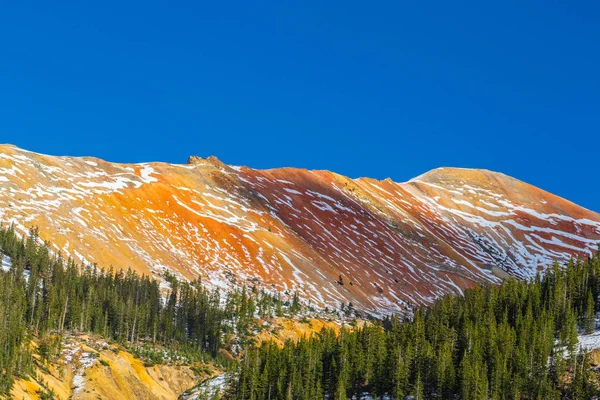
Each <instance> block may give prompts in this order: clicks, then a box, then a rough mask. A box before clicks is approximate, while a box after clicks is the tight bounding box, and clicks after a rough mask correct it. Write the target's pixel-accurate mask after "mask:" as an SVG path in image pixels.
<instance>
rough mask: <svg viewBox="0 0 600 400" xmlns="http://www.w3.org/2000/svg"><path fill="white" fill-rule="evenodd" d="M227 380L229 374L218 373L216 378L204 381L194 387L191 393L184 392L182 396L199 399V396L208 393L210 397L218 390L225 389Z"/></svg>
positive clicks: (187, 398) (193, 399)
mask: <svg viewBox="0 0 600 400" xmlns="http://www.w3.org/2000/svg"><path fill="white" fill-rule="evenodd" d="M226 380H227V374H225V373H223V374H221V375H217V376H215V377H214V378H211V379H207V380H205V381H204V382H202V384H200V385H199V386H197V387H195V388H194V389H192V390H191V391H190V392H189V393H184V394H183V396H182V397H183V398H184V399H185V400H195V399H198V396H200V395H201V394H207V395H208V396H209V397H210V396H212V395H213V394H214V393H215V392H217V391H219V392H221V393H222V392H223V390H224V389H225V382H226Z"/></svg>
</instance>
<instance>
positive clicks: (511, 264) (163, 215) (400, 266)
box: [0, 146, 600, 314]
mask: <svg viewBox="0 0 600 400" xmlns="http://www.w3.org/2000/svg"><path fill="white" fill-rule="evenodd" d="M0 204H2V206H1V207H0V220H1V221H2V222H3V223H14V224H15V227H16V229H17V230H19V231H21V232H23V233H25V232H27V230H28V229H29V228H30V227H32V226H37V227H38V228H39V231H40V235H41V237H42V238H43V239H44V240H48V241H49V242H50V243H52V245H53V246H54V250H55V251H56V252H61V253H62V254H63V255H66V256H72V257H74V258H75V259H77V260H79V261H83V262H89V263H97V264H98V265H100V266H109V265H114V266H118V267H122V268H128V267H132V268H133V269H135V270H137V271H138V272H140V273H145V274H151V275H152V276H154V277H156V278H160V276H161V275H162V272H163V271H164V270H169V271H171V272H172V273H174V274H176V275H178V276H180V277H184V278H193V277H197V276H201V277H202V278H203V281H204V282H206V283H207V284H210V285H213V286H214V287H219V288H222V289H223V290H227V289H228V288H231V287H233V286H240V285H247V286H254V285H257V286H259V287H264V288H266V289H269V290H277V291H288V292H289V293H293V292H294V291H297V292H298V293H299V295H300V296H301V297H302V298H304V299H305V300H307V301H310V302H311V303H312V304H313V305H316V306H321V307H324V306H329V307H336V308H338V307H339V306H340V304H341V303H344V304H348V303H350V302H351V303H352V304H353V305H354V307H355V308H356V309H360V310H365V311H369V312H373V313H377V314H388V313H392V312H403V311H405V310H407V309H408V308H409V307H410V306H412V305H415V304H427V303H430V302H432V301H433V300H434V299H435V298H437V297H439V296H441V295H443V294H445V293H450V292H452V293H460V292H461V290H462V289H464V288H468V287H471V286H473V285H475V284H477V283H498V282H500V281H501V279H502V278H503V277H505V276H508V275H510V276H515V277H519V278H527V277H531V276H533V275H535V274H536V273H537V272H538V271H543V270H545V269H546V268H547V267H548V266H549V265H551V263H552V262H553V261H554V260H558V261H568V260H569V259H570V258H571V257H587V256H588V255H589V254H591V253H592V252H594V251H596V250H597V248H598V244H599V243H600V215H599V214H597V213H594V212H592V211H589V210H586V209H584V208H582V207H579V206H577V205H575V204H573V203H571V202H569V201H567V200H564V199H562V198H559V197H557V196H554V195H552V194H550V193H547V192H545V191H543V190H541V189H539V188H536V187H533V186H531V185H528V184H526V183H524V182H521V181H518V180H516V179H513V178H511V177H508V176H506V175H503V174H499V173H495V172H491V171H484V170H468V169H457V168H440V169H436V170H433V171H430V172H428V173H426V174H424V175H421V176H419V177H417V178H414V179H412V180H411V181H409V182H406V183H397V182H393V181H392V180H390V179H386V180H384V181H379V180H374V179H365V178H361V179H350V178H346V177H344V176H340V175H337V174H335V173H332V172H328V171H307V170H300V169H293V168H281V169H271V170H255V169H251V168H245V167H233V166H227V165H225V164H223V163H222V162H220V161H219V160H217V159H216V158H212V157H209V158H207V159H202V158H200V157H194V156H192V157H190V160H189V162H188V164H187V165H171V164H165V163H149V164H114V163H108V162H104V161H101V160H97V159H91V158H74V157H52V156H45V155H40V154H35V153H31V152H27V151H24V150H21V149H18V148H16V147H13V146H0ZM340 276H342V277H343V282H344V284H343V285H341V284H339V277H340Z"/></svg>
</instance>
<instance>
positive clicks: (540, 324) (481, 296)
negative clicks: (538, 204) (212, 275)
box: [230, 256, 600, 400]
mask: <svg viewBox="0 0 600 400" xmlns="http://www.w3.org/2000/svg"><path fill="white" fill-rule="evenodd" d="M599 292H600V256H596V257H593V258H592V259H590V260H587V261H580V262H574V261H573V262H571V263H569V265H568V266H566V267H564V268H563V267H559V266H558V265H555V266H554V267H553V268H552V269H551V270H549V271H548V273H547V275H545V276H544V277H540V276H538V277H537V278H536V279H533V280H532V281H530V282H522V281H515V280H508V281H506V282H505V283H504V284H503V285H501V286H492V287H477V288H474V289H471V290H467V291H465V294H464V297H457V296H445V297H443V298H441V299H439V300H438V301H436V302H435V303H434V304H433V305H432V306H431V307H429V308H420V309H417V310H416V311H415V313H414V317H413V318H412V319H411V320H404V321H400V320H399V319H398V318H391V319H386V320H385V321H383V322H382V323H381V324H368V325H365V326H363V327H362V328H359V329H352V330H351V329H347V330H346V329H345V330H342V332H341V333H340V335H339V336H338V335H336V334H335V333H334V332H332V331H329V330H324V331H322V332H321V333H319V334H316V335H313V336H312V337H310V338H307V339H303V340H300V341H299V342H297V343H293V342H287V343H286V344H285V345H284V346H283V348H280V347H278V346H277V345H275V344H274V343H266V344H263V345H262V346H261V347H252V348H249V349H248V350H247V352H246V354H245V357H244V359H243V361H242V362H241V364H240V367H239V373H238V378H237V380H236V381H235V382H233V383H232V387H231V389H230V390H231V391H232V392H233V394H232V395H231V397H232V398H235V399H241V400H244V399H255V400H260V399H307V400H308V399H310V400H313V399H314V400H316V399H319V400H322V399H323V398H324V396H325V395H326V394H327V395H328V398H330V399H344V400H345V399H348V398H358V397H359V395H360V394H362V393H366V392H367V393H370V394H371V395H373V396H374V397H375V398H377V396H384V395H389V396H393V397H394V398H396V399H403V398H404V397H405V396H409V395H411V396H413V398H414V399H458V398H460V399H559V398H567V399H589V398H593V396H597V395H598V387H597V384H595V383H594V382H597V381H596V380H595V379H596V378H597V377H596V378H594V379H592V374H593V371H591V370H590V368H589V363H587V362H586V360H585V357H586V356H585V355H584V354H577V352H576V343H577V333H578V329H579V330H580V331H583V330H586V331H591V330H593V329H594V327H595V326H594V324H595V319H594V317H595V311H596V309H597V303H596V299H598V295H599ZM565 350H566V354H565ZM353 396H356V397H353Z"/></svg>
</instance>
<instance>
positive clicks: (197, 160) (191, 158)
mask: <svg viewBox="0 0 600 400" xmlns="http://www.w3.org/2000/svg"><path fill="white" fill-rule="evenodd" d="M203 162H204V160H203V159H202V157H198V156H189V157H188V162H187V163H188V164H189V165H196V164H202V163H203Z"/></svg>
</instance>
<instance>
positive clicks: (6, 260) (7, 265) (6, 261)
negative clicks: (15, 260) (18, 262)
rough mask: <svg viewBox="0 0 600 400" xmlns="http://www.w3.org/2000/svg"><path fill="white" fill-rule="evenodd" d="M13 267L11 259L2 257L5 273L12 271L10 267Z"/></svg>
mask: <svg viewBox="0 0 600 400" xmlns="http://www.w3.org/2000/svg"><path fill="white" fill-rule="evenodd" d="M11 265H12V263H11V260H10V257H9V256H6V255H4V254H3V255H2V269H3V270H4V271H10V266H11Z"/></svg>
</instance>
